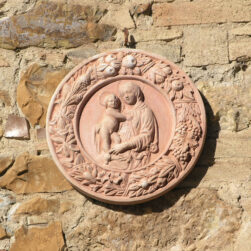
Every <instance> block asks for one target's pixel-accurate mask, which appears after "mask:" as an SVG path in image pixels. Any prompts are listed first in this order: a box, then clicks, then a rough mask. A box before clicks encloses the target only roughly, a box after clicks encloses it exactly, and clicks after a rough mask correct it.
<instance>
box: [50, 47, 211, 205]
mask: <svg viewBox="0 0 251 251" xmlns="http://www.w3.org/2000/svg"><path fill="white" fill-rule="evenodd" d="M205 132H206V123H205V111H204V107H203V102H202V100H201V97H200V95H199V92H198V91H197V89H196V88H195V87H194V85H193V83H192V82H191V80H190V79H189V78H188V77H187V76H186V74H185V73H184V72H182V71H181V70H180V69H178V67H177V66H176V65H174V64H173V63H171V62H169V61H167V60H166V59H163V58H160V57H158V56H156V55H152V54H148V53H146V52H143V51H139V50H130V49H120V50H115V51H111V52H108V53H104V54H100V55H97V56H95V57H93V58H90V60H89V61H87V62H83V63H82V64H81V65H79V66H78V67H76V68H75V69H74V70H73V71H71V72H70V73H69V74H68V75H67V76H66V77H65V79H64V80H63V81H62V83H61V84H60V85H59V87H58V89H57V90H56V92H55V94H54V96H53V98H52V100H51V103H50V107H49V110H48V116H47V139H48V143H49V147H50V150H51V153H52V155H53V158H54V160H55V162H56V163H57V165H58V167H59V169H60V170H61V171H62V173H63V174H64V175H65V177H66V178H67V179H68V180H69V181H70V182H71V183H72V184H73V185H74V186H75V187H76V188H77V189H78V190H80V191H81V192H83V193H85V194H87V195H89V196H91V197H93V198H96V199H99V200H102V201H105V202H108V203H115V204H136V203H142V202H144V201H147V200H150V199H153V198H155V197H158V196H160V195H161V194H163V193H165V192H167V191H168V190H170V189H171V188H173V187H174V186H175V185H177V184H178V183H179V182H180V181H181V180H182V179H183V178H184V177H185V176H186V175H187V174H188V173H189V172H190V170H191V169H192V167H193V166H194V164H195V162H196V161H197V159H198V157H199V154H200V152H201V149H202V146H203V143H204V139H205Z"/></svg>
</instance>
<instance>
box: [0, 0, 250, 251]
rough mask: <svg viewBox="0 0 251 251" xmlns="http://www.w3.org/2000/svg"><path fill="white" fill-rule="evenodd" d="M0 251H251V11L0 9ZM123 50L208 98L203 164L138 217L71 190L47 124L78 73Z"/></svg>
mask: <svg viewBox="0 0 251 251" xmlns="http://www.w3.org/2000/svg"><path fill="white" fill-rule="evenodd" d="M0 18H1V19H0V153H1V154H0V187H1V190H0V249H3V250H11V251H23V250H24V251H27V250H32V251H34V250H47V251H50V250H51V251H56V250H71V251H77V250H107V251H108V250H109V251H110V250H124V251H127V250H128V251H132V250H156V251H157V250H158V251H160V250H163V251H164V250H171V251H201V250H210V251H211V250H212V251H216V250H221V251H231V250H233V251H245V250H250V246H251V198H250V195H251V185H250V181H251V175H250V174H251V172H250V169H251V130H250V123H251V102H250V100H251V61H250V59H251V1H250V0H207V1H204V0H193V1H192V0H154V1H153V0H152V1H148V0H145V1H143V0H141V1H138V0H131V1H129V0H106V1H105V0H104V1H98V0H97V1H93V0H87V1H80V0H78V1H77V0H71V1H70V0H61V1H55V0H50V1H36V0H28V1H27V0H20V1H18V3H17V2H16V1H15V0H1V1H0ZM124 28H127V29H128V30H129V41H128V46H129V47H131V48H137V49H143V50H146V51H149V52H153V53H157V54H160V55H162V56H164V57H166V58H167V59H169V60H170V61H173V62H175V63H176V64H177V65H178V66H179V67H181V68H182V69H184V70H185V71H186V72H187V73H188V75H189V76H190V77H191V78H192V80H193V81H194V83H195V84H196V86H197V87H198V88H199V90H200V91H201V93H202V95H203V96H204V103H205V106H206V109H207V118H208V134H207V139H206V144H205V147H204V151H203V153H202V156H201V158H200V160H199V162H198V164H197V165H196V166H195V168H194V170H193V171H192V173H191V174H190V175H189V177H187V178H186V179H185V180H184V181H183V182H182V183H181V184H180V185H179V186H178V187H177V188H175V189H174V190H173V191H171V192H169V193H168V194H166V195H165V196H162V197H161V198H159V199H156V200H154V201H152V202H149V203H145V204H143V205H138V206H127V207H122V206H111V205H106V204H104V203H100V202H97V201H94V200H92V199H88V198H86V197H85V196H83V195H80V194H79V193H78V192H76V191H75V190H73V189H72V187H71V186H70V185H69V184H68V182H67V181H66V180H65V179H64V178H63V177H62V176H61V174H60V173H59V171H58V170H57V168H56V167H55V165H54V163H53V161H52V160H51V157H50V154H49V151H48V148H47V145H46V141H45V133H44V129H43V128H44V127H45V115H46V109H47V106H48V102H49V100H50V97H51V95H52V93H53V91H54V90H55V88H56V86H57V84H58V83H59V82H60V80H61V79H62V78H63V77H64V76H65V74H66V73H67V72H68V71H69V70H71V69H72V68H73V67H74V66H75V65H77V64H78V63H79V62H81V61H82V60H83V59H85V58H88V57H89V56H92V55H94V54H97V53H99V52H103V51H105V50H109V49H114V48H120V47H123V46H124V40H125V39H124V33H123V31H122V30H123V29H124Z"/></svg>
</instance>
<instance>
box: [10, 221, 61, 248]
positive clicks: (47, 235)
mask: <svg viewBox="0 0 251 251" xmlns="http://www.w3.org/2000/svg"><path fill="white" fill-rule="evenodd" d="M64 246H65V243H64V238H63V235H62V226H61V223H60V222H52V223H51V224H50V225H49V226H48V227H45V228H41V227H33V228H29V229H26V228H25V227H24V226H22V227H21V228H19V229H18V230H17V231H16V233H15V242H14V243H13V244H12V246H11V248H10V251H27V250H47V251H61V250H63V248H64Z"/></svg>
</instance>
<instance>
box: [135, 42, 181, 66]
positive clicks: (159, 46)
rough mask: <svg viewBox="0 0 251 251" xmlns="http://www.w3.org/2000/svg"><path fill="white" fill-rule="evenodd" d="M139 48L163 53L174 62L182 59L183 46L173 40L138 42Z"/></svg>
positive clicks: (159, 53) (162, 54)
mask: <svg viewBox="0 0 251 251" xmlns="http://www.w3.org/2000/svg"><path fill="white" fill-rule="evenodd" d="M137 49H141V50H145V51H147V52H150V53H156V54H158V55H161V56H163V57H165V58H167V59H168V60H170V61H172V62H176V63H177V62H180V61H181V57H180V56H181V55H180V54H181V46H180V44H179V43H178V42H176V41H172V42H169V43H161V42H160V43H154V44H153V43H147V42H146V43H145V42H142V43H137Z"/></svg>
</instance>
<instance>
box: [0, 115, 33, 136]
mask: <svg viewBox="0 0 251 251" xmlns="http://www.w3.org/2000/svg"><path fill="white" fill-rule="evenodd" d="M4 137H5V138H16V139H29V138H30V135H29V128H28V124H27V121H26V119H25V118H21V117H19V116H16V115H9V117H8V120H7V123H6V125H5V131H4Z"/></svg>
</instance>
